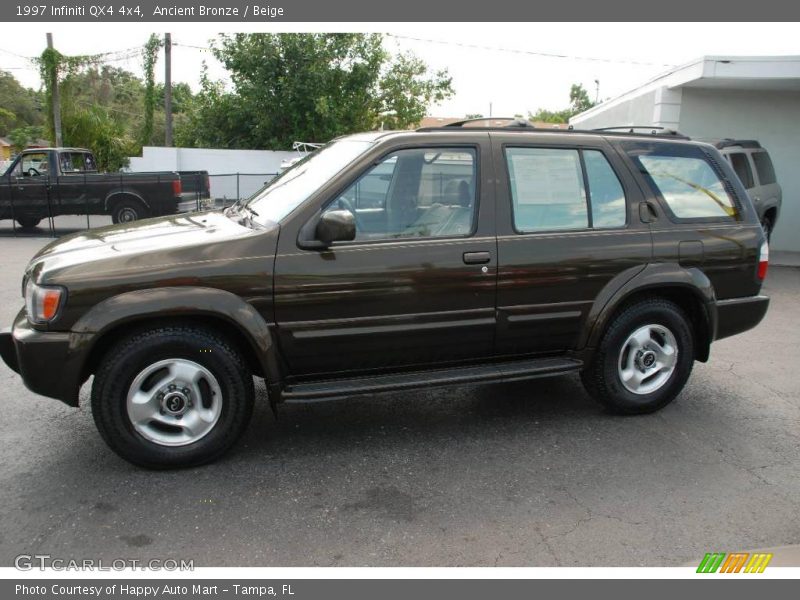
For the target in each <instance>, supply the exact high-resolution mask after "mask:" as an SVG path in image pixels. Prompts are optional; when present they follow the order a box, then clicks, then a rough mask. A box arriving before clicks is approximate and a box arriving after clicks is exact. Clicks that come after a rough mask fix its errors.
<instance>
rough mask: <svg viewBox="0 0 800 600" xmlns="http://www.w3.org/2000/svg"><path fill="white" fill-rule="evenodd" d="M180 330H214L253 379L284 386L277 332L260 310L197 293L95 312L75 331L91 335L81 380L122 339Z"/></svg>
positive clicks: (130, 300)
mask: <svg viewBox="0 0 800 600" xmlns="http://www.w3.org/2000/svg"><path fill="white" fill-rule="evenodd" d="M176 324H182V325H189V326H194V327H199V328H203V329H206V330H211V331H212V332H214V333H216V334H217V335H219V336H220V337H224V338H225V339H226V340H227V341H229V342H231V343H233V344H235V345H236V347H237V348H238V349H239V350H240V351H241V352H242V354H243V355H244V357H245V360H246V361H247V366H248V368H249V370H250V371H251V372H252V373H253V374H254V375H257V376H259V377H263V378H265V379H267V381H269V383H270V384H274V383H277V382H278V381H280V380H281V378H282V374H281V369H280V367H279V363H278V358H277V352H276V347H275V341H274V339H273V331H272V329H271V327H270V326H269V325H268V324H267V322H266V321H265V320H264V319H263V318H262V317H261V315H260V314H259V313H258V312H257V311H256V310H255V308H253V306H251V305H250V304H248V303H247V302H245V301H244V300H242V299H241V298H239V297H238V296H236V295H234V294H232V293H230V292H226V291H223V290H218V289H213V288H193V287H180V288H156V289H149V290H141V291H133V292H126V293H123V294H120V295H118V296H114V297H112V298H109V299H107V300H104V301H103V302H100V303H99V304H97V305H96V306H95V307H93V308H92V309H91V310H90V311H89V312H88V313H86V314H85V315H84V316H83V317H82V318H81V319H79V320H78V321H77V322H76V323H75V325H74V326H73V328H72V330H73V332H75V333H78V334H90V335H88V336H86V337H88V339H90V340H91V342H90V343H87V347H85V348H84V349H83V351H84V353H85V360H84V361H83V366H82V380H84V381H85V380H86V378H88V377H89V375H91V374H92V373H94V371H95V370H96V369H97V366H98V364H99V362H100V361H101V360H102V357H103V355H104V354H105V352H107V351H108V349H109V348H110V347H111V346H112V345H113V344H114V343H115V342H116V341H118V340H119V339H121V338H122V337H123V336H128V335H131V334H133V333H136V332H138V331H142V330H145V329H150V328H155V327H159V326H165V325H171V326H175V325H176Z"/></svg>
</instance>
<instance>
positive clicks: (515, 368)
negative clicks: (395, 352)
mask: <svg viewBox="0 0 800 600" xmlns="http://www.w3.org/2000/svg"><path fill="white" fill-rule="evenodd" d="M581 368H583V362H582V361H580V360H576V359H573V358H539V359H533V360H520V361H513V362H504V363H491V364H485V365H478V366H473V367H454V368H450V369H437V370H431V371H414V372H411V373H395V374H392V375H374V376H371V377H359V378H356V379H329V380H326V381H315V382H313V383H297V384H291V385H288V386H286V388H284V390H283V393H282V394H281V399H282V400H283V401H284V402H287V403H299V402H314V401H317V400H333V399H336V398H344V397H347V396H357V395H361V394H376V393H380V392H394V391H399V390H409V389H414V388H422V387H432V386H446V385H465V384H473V383H491V382H496V381H519V380H523V379H535V378H537V377H551V376H553V375H563V374H565V373H572V372H575V371H579V370H580V369H581Z"/></svg>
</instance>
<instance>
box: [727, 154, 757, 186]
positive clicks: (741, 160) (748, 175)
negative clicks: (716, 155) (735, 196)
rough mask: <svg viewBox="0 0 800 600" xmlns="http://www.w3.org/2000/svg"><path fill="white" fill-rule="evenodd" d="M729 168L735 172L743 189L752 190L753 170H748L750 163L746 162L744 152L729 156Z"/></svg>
mask: <svg viewBox="0 0 800 600" xmlns="http://www.w3.org/2000/svg"><path fill="white" fill-rule="evenodd" d="M730 159H731V166H732V167H733V170H734V171H735V172H736V176H737V177H738V178H739V181H741V182H742V185H743V186H744V189H746V190H750V189H752V188H753V170H752V169H751V168H750V161H749V160H747V154H745V153H744V152H734V153H733V154H731V155H730Z"/></svg>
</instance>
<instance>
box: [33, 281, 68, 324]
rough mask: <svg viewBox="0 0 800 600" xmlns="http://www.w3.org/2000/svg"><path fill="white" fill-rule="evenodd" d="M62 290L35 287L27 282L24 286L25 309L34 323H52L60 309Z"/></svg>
mask: <svg viewBox="0 0 800 600" xmlns="http://www.w3.org/2000/svg"><path fill="white" fill-rule="evenodd" d="M63 296H64V288H61V287H56V286H41V285H36V284H35V283H33V281H31V280H30V279H29V280H28V282H27V284H26V286H25V308H26V310H27V312H28V318H29V319H30V320H31V321H33V322H34V323H46V322H48V321H52V320H53V319H54V318H55V317H56V315H57V314H58V309H59V308H60V307H61V300H62V298H63Z"/></svg>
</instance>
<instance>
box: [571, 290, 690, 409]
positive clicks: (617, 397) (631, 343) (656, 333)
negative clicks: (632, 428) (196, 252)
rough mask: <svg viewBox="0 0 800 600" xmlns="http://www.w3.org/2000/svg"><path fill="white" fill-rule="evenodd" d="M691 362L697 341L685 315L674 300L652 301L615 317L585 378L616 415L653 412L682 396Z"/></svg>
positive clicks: (593, 393) (597, 395)
mask: <svg viewBox="0 0 800 600" xmlns="http://www.w3.org/2000/svg"><path fill="white" fill-rule="evenodd" d="M693 364H694V340H693V336H692V329H691V324H690V321H689V319H688V317H687V316H686V313H684V311H683V310H682V309H681V308H680V307H679V306H678V305H677V304H675V303H673V302H670V301H668V300H665V299H660V298H654V299H650V300H646V301H643V302H639V303H636V304H633V305H631V306H629V307H627V308H626V309H624V310H623V311H622V312H620V314H619V315H617V316H616V318H615V319H614V320H613V321H612V323H611V325H610V326H609V327H608V329H607V330H606V332H605V334H604V335H603V338H602V341H601V342H600V345H599V347H598V349H597V353H596V354H595V356H594V358H593V360H592V362H591V363H590V364H589V365H588V366H587V368H586V369H585V370H584V371H583V373H582V380H583V384H584V386H585V387H586V389H587V391H588V392H589V393H590V394H591V395H592V396H593V397H594V398H595V399H596V400H597V401H598V402H600V403H601V404H602V405H603V406H605V407H606V408H608V409H609V410H611V411H612V412H616V413H622V414H642V413H649V412H653V411H656V410H658V409H660V408H662V407H664V406H666V405H667V404H669V403H670V402H671V401H672V400H673V399H674V398H675V396H677V395H678V393H680V391H681V390H682V389H683V386H684V385H685V384H686V380H687V379H688V378H689V375H690V373H691V372H692V366H693Z"/></svg>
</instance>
